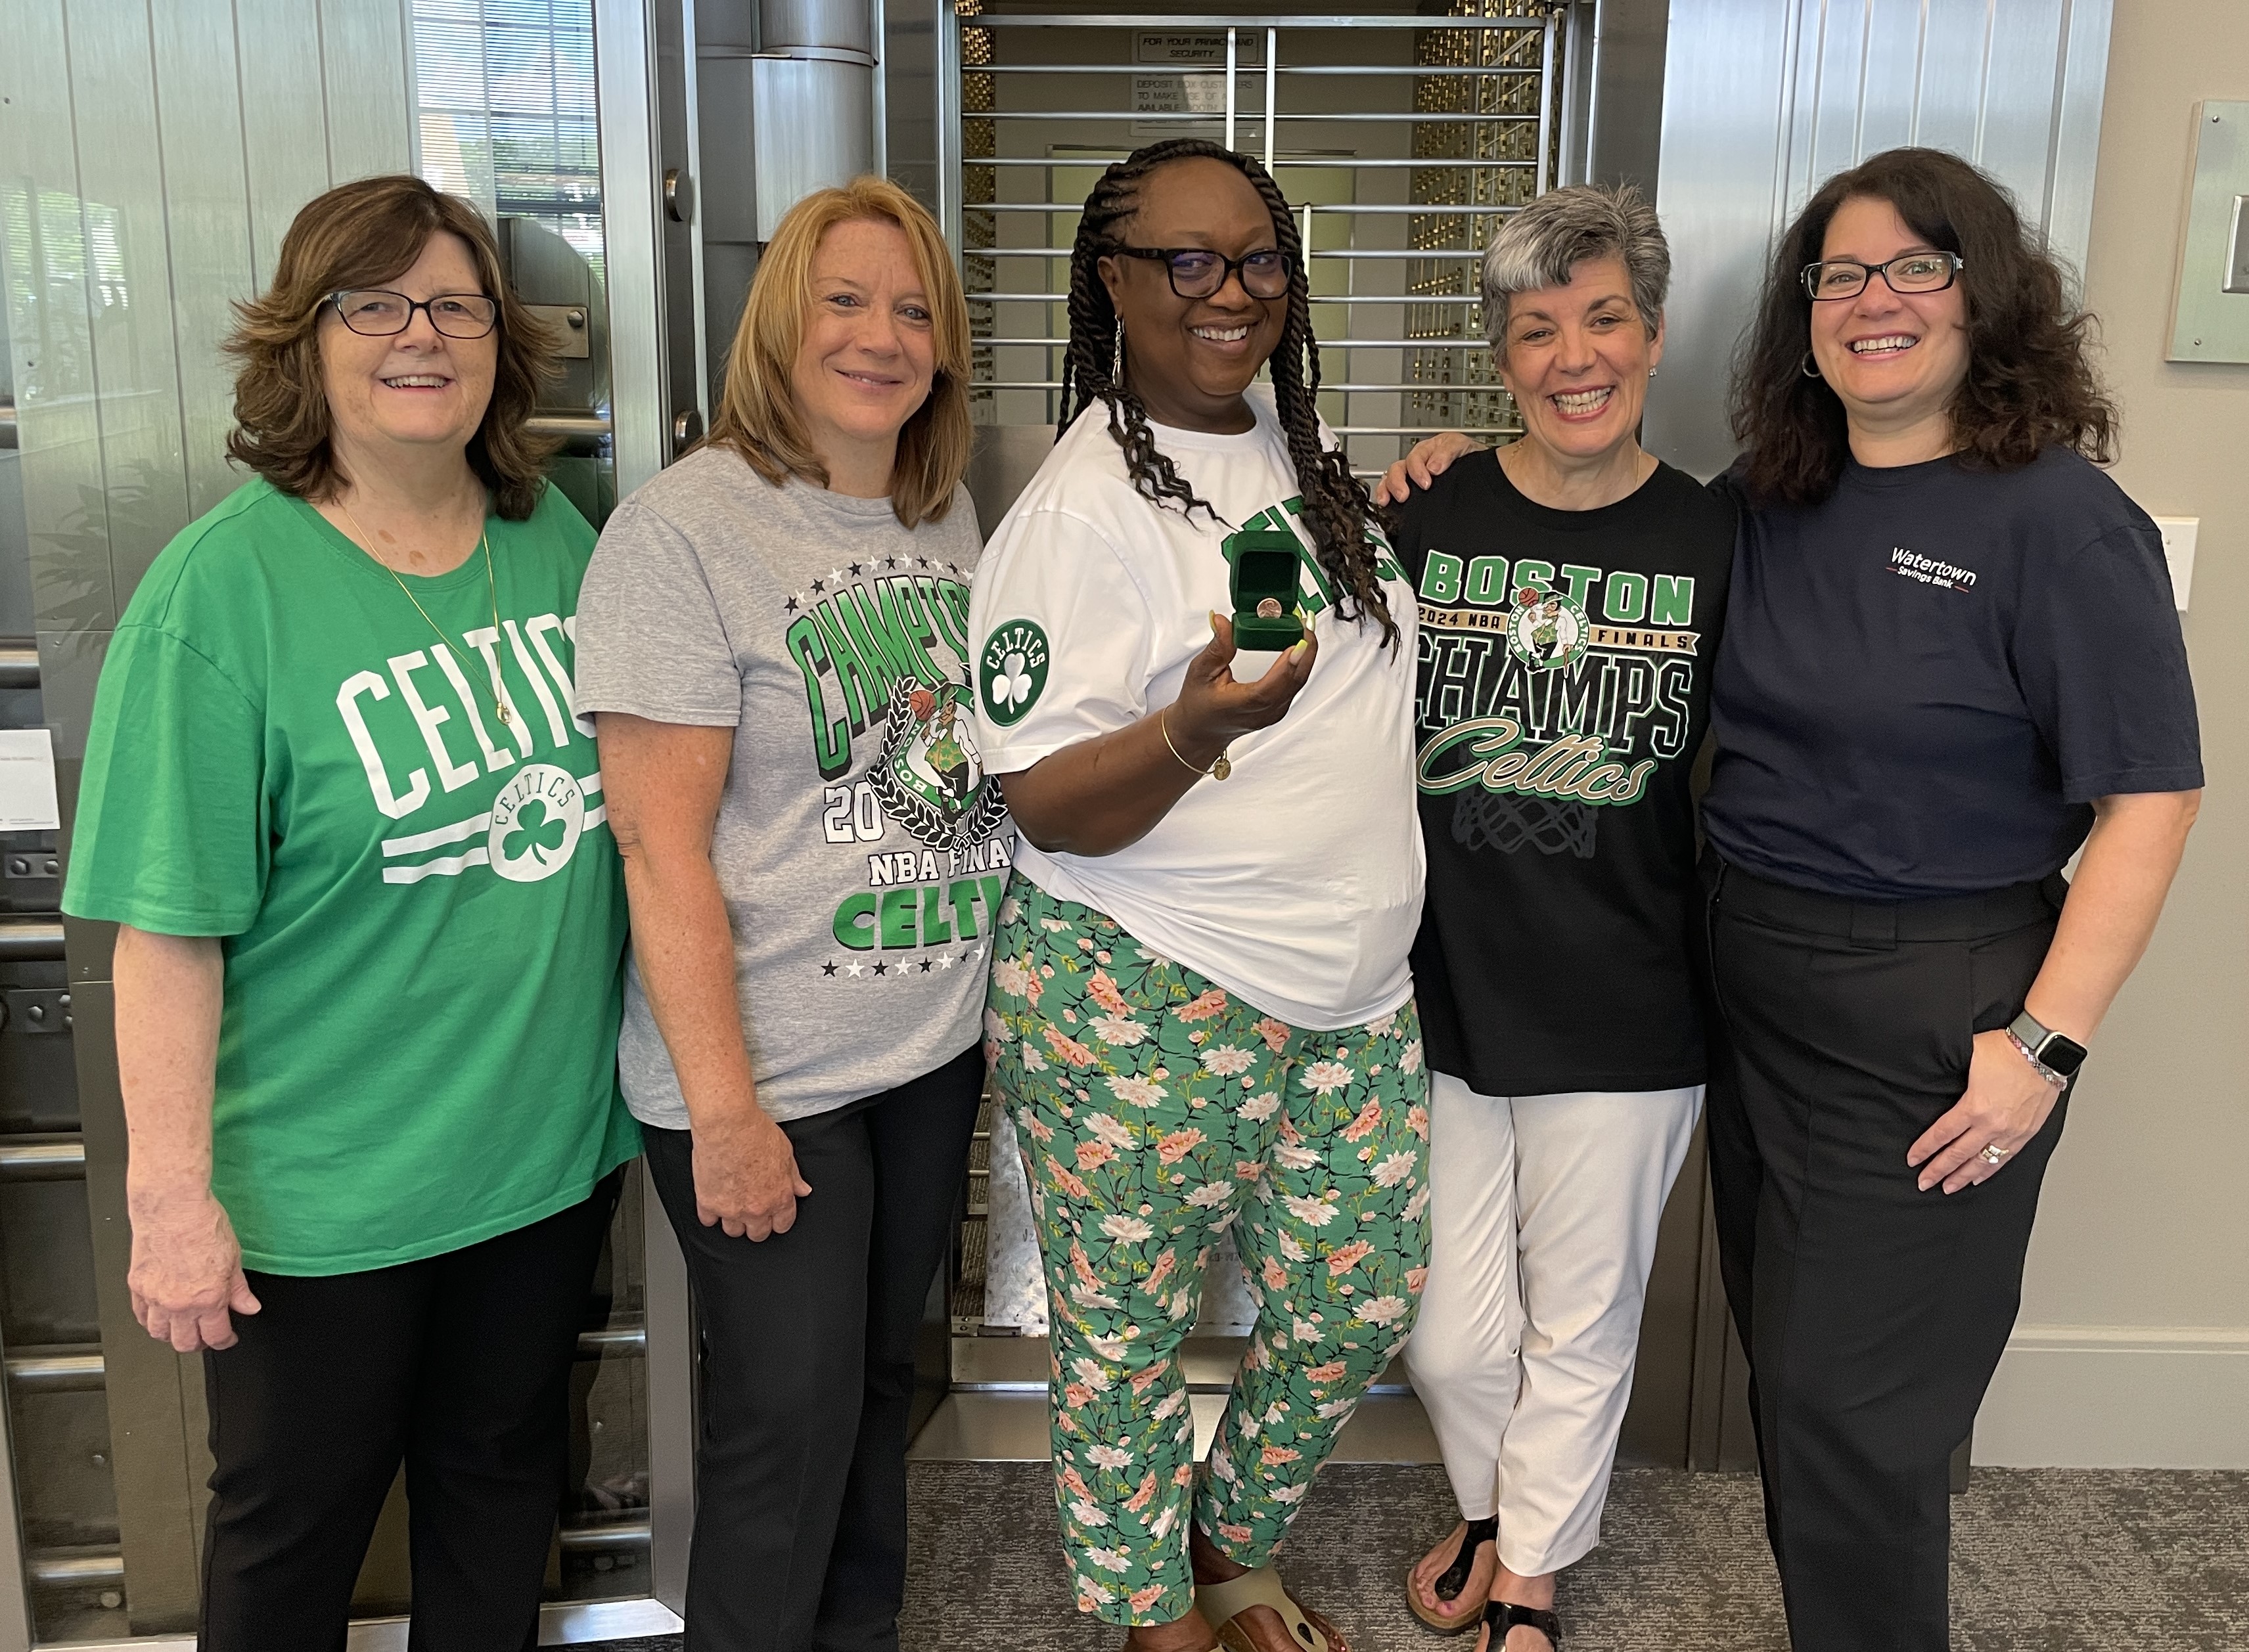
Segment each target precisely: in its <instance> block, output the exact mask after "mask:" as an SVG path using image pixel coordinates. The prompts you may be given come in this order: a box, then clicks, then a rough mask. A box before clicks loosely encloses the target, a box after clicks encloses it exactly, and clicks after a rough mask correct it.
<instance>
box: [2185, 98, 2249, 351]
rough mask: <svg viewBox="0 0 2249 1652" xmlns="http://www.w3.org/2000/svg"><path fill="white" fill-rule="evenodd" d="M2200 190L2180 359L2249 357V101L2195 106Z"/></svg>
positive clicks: (2192, 210)
mask: <svg viewBox="0 0 2249 1652" xmlns="http://www.w3.org/2000/svg"><path fill="white" fill-rule="evenodd" d="M2194 127H2195V146H2194V194H2193V198H2192V200H2191V203H2190V204H2189V206H2188V208H2187V220H2186V242H2185V244H2184V246H2183V247H2182V248H2181V249H2180V251H2179V284H2178V304H2177V308H2176V309H2174V310H2173V311H2172V312H2171V315H2172V325H2171V347H2170V358H2169V359H2170V360H2173V361H2249V102H2239V101H2236V102H2221V101H2219V100H2218V99H2211V100H2210V101H2208V102H2206V103H2204V104H2203V105H2202V106H2200V107H2198V108H2197V110H2196V111H2195V117H2194Z"/></svg>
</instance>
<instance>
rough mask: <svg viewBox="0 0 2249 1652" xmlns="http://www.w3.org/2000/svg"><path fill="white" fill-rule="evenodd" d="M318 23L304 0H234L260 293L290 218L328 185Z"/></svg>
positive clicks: (254, 282) (253, 264)
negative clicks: (317, 90)
mask: <svg viewBox="0 0 2249 1652" xmlns="http://www.w3.org/2000/svg"><path fill="white" fill-rule="evenodd" d="M322 21H323V19H322V17H321V12H320V7H319V6H318V5H308V4H306V0H234V24H235V26H234V40H235V52H236V58H235V74H234V79H235V81H236V84H237V86H239V87H241V88H243V89H244V91H245V92H247V93H248V94H249V95H247V96H244V98H243V99H242V110H241V121H242V166H243V174H244V178H245V180H246V182H247V189H246V198H247V205H248V207H249V211H250V272H251V281H250V284H251V287H252V288H253V289H255V290H258V291H263V290H264V289H265V286H266V285H267V284H270V283H271V282H272V279H273V271H274V265H275V264H277V263H278V262H279V259H280V256H281V237H282V236H284V235H285V234H286V233H287V232H288V229H289V223H290V221H291V220H292V219H293V218H294V217H295V216H297V213H298V210H299V209H300V208H301V207H303V206H304V204H305V203H306V202H307V201H310V200H311V199H312V198H313V196H314V195H319V194H320V192H321V191H322V190H324V189H327V187H328V183H329V172H328V140H327V114H326V110H325V86H326V79H327V77H326V74H325V72H324V70H323V68H322V65H321V58H320V46H321V25H322ZM315 87H320V88H323V92H322V94H321V95H320V96H315V95H313V88H315Z"/></svg>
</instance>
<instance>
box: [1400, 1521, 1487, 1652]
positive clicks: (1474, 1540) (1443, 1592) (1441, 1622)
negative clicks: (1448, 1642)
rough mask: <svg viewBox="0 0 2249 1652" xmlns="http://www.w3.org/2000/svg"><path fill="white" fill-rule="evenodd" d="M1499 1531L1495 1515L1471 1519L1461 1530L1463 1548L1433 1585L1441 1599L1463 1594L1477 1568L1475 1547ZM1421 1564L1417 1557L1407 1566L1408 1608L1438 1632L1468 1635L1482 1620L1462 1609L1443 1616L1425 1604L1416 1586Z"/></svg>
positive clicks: (1431, 1586) (1445, 1599)
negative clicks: (1415, 1573) (1464, 1528)
mask: <svg viewBox="0 0 2249 1652" xmlns="http://www.w3.org/2000/svg"><path fill="white" fill-rule="evenodd" d="M1498 1535H1499V1522H1498V1521H1497V1520H1496V1519H1489V1520H1470V1521H1469V1522H1468V1530H1467V1531H1465V1532H1462V1533H1461V1546H1460V1552H1459V1553H1457V1554H1455V1555H1454V1556H1453V1563H1452V1564H1451V1565H1450V1566H1447V1567H1446V1568H1445V1569H1444V1570H1443V1571H1442V1572H1441V1573H1438V1574H1437V1580H1436V1581H1435V1582H1434V1583H1433V1584H1431V1585H1430V1588H1431V1589H1432V1590H1433V1591H1434V1593H1435V1594H1436V1597H1437V1598H1438V1599H1439V1600H1440V1601H1457V1600H1459V1599H1460V1598H1461V1591H1462V1589H1465V1588H1466V1587H1468V1579H1469V1577H1470V1576H1471V1575H1472V1574H1473V1573H1475V1553H1476V1551H1477V1550H1478V1549H1480V1548H1482V1546H1484V1545H1485V1544H1487V1543H1489V1542H1491V1541H1492V1540H1493V1539H1495V1538H1496V1537H1498ZM1419 1565H1420V1562H1419V1561H1416V1562H1415V1563H1414V1565H1413V1566H1407V1567H1406V1610H1408V1611H1410V1612H1411V1613H1413V1615H1414V1616H1415V1617H1417V1618H1419V1619H1420V1620H1421V1621H1422V1622H1423V1623H1424V1624H1426V1625H1427V1626H1428V1627H1429V1628H1431V1629H1434V1631H1436V1633H1438V1634H1439V1635H1466V1634H1467V1633H1468V1631H1469V1630H1470V1629H1473V1628H1475V1627H1476V1625H1477V1624H1479V1623H1481V1622H1482V1621H1483V1620H1482V1618H1480V1617H1478V1616H1477V1615H1476V1614H1475V1613H1473V1612H1463V1613H1462V1614H1461V1615H1460V1616H1458V1617H1442V1616H1440V1615H1439V1614H1436V1613H1434V1612H1432V1611H1431V1610H1430V1609H1429V1608H1428V1607H1426V1606H1423V1605H1422V1604H1421V1596H1420V1593H1419V1592H1418V1591H1416V1590H1415V1588H1414V1587H1413V1573H1414V1571H1415V1569H1416V1568H1417V1567H1418V1566H1419Z"/></svg>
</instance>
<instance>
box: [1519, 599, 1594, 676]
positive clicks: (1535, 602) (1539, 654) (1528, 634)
mask: <svg viewBox="0 0 2249 1652" xmlns="http://www.w3.org/2000/svg"><path fill="white" fill-rule="evenodd" d="M1592 640H1593V636H1592V626H1591V625H1589V624H1588V623H1586V620H1585V609H1584V608H1582V607H1579V606H1578V601H1577V599H1576V598H1574V597H1571V596H1565V594H1563V593H1561V592H1559V591H1541V590H1539V589H1537V587H1536V586H1527V585H1526V586H1523V588H1522V589H1521V590H1519V591H1517V593H1515V607H1514V608H1513V610H1512V611H1511V612H1510V613H1509V614H1508V616H1507V651H1508V652H1509V653H1510V654H1511V655H1514V656H1515V657H1516V658H1517V659H1518V660H1520V661H1523V664H1525V665H1527V666H1529V667H1530V668H1531V669H1532V670H1534V671H1554V670H1558V669H1560V668H1562V667H1564V666H1565V665H1568V664H1570V663H1572V661H1575V660H1577V659H1578V656H1579V655H1583V654H1584V653H1585V649H1586V648H1587V647H1588V646H1589V645H1590V644H1591V643H1592Z"/></svg>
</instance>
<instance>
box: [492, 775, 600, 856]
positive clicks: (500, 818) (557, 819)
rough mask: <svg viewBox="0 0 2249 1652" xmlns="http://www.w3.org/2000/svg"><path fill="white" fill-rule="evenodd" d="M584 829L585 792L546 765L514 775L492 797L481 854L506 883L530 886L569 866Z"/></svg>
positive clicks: (573, 780) (576, 782)
mask: <svg viewBox="0 0 2249 1652" xmlns="http://www.w3.org/2000/svg"><path fill="white" fill-rule="evenodd" d="M585 829H586V792H585V788H584V787H583V785H581V783H580V782H579V779H578V777H577V776H575V775H574V774H572V773H571V772H570V771H568V770H567V769H561V768H557V767H556V766H555V765H554V764H551V763H533V764H529V765H527V766H526V767H525V768H523V769H521V770H519V771H517V773H516V776H515V778H513V779H512V780H511V781H510V782H509V783H508V785H507V786H506V789H505V790H503V791H502V792H500V794H499V796H498V797H497V798H495V799H492V830H491V832H490V833H489V834H488V835H487V836H486V838H485V855H486V857H487V858H488V859H489V860H490V861H491V864H492V870H493V871H494V872H496V873H498V874H499V875H500V876H501V877H503V878H505V879H506V880H507V881H509V882H510V883H536V882H538V881H540V879H541V878H547V877H552V876H554V874H555V873H557V872H559V871H561V869H562V868H563V867H565V866H567V865H568V864H569V860H570V856H571V854H572V853H574V851H575V850H576V849H577V847H578V838H579V835H580V834H581V833H583V832H584V831H585Z"/></svg>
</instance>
